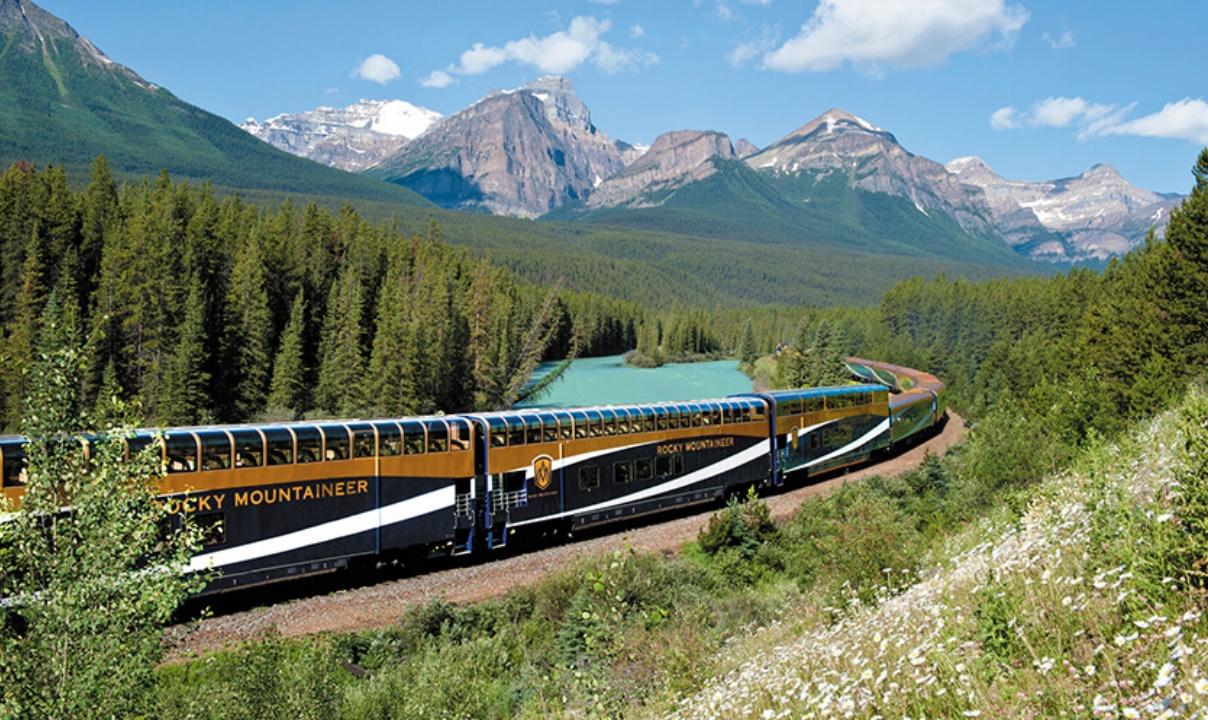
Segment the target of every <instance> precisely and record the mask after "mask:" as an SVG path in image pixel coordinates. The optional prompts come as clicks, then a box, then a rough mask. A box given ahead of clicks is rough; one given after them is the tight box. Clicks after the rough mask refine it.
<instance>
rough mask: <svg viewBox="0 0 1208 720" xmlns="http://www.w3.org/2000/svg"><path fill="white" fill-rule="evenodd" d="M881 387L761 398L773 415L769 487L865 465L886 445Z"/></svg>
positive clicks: (886, 421) (885, 402)
mask: <svg viewBox="0 0 1208 720" xmlns="http://www.w3.org/2000/svg"><path fill="white" fill-rule="evenodd" d="M888 396H889V389H888V388H887V387H885V386H884V385H872V384H865V385H850V386H846V387H830V388H805V389H800V390H783V391H776V392H769V393H764V394H762V395H760V397H763V398H765V399H766V400H767V402H768V403H769V404H770V406H771V407H772V412H773V417H774V420H773V430H772V432H773V438H772V443H773V447H775V450H776V457H775V475H774V482H775V483H776V484H780V483H781V482H783V480H784V479H785V478H786V477H789V476H794V477H807V476H809V475H812V474H817V473H821V472H826V471H828V470H834V469H836V468H840V467H845V466H848V465H853V464H856V463H860V462H864V461H866V460H868V459H869V458H870V457H871V456H872V454H873V453H874V452H876V451H877V450H880V449H883V448H886V447H888V446H889V441H890V437H889V431H890V426H889V404H888Z"/></svg>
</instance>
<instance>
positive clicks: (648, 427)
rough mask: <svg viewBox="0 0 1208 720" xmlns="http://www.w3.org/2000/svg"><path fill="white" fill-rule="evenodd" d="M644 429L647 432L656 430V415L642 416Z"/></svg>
mask: <svg viewBox="0 0 1208 720" xmlns="http://www.w3.org/2000/svg"><path fill="white" fill-rule="evenodd" d="M642 429H643V430H645V431H646V432H654V416H653V415H647V416H645V417H643V418H642Z"/></svg>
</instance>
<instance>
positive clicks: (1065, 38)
mask: <svg viewBox="0 0 1208 720" xmlns="http://www.w3.org/2000/svg"><path fill="white" fill-rule="evenodd" d="M1040 39H1041V40H1044V41H1045V42H1046V43H1048V44H1049V47H1051V48H1053V49H1054V50H1066V49H1069V48H1072V47H1074V45H1076V44H1077V41H1076V40H1075V39H1074V33H1072V32H1070V31H1069V30H1066V31H1065V32H1063V33H1061V34H1060V35H1057V36H1053V35H1050V34H1049V33H1047V32H1046V33H1042V34H1041V36H1040Z"/></svg>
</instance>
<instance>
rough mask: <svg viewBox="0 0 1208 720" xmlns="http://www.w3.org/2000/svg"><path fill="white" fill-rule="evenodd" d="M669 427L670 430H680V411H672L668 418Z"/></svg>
mask: <svg viewBox="0 0 1208 720" xmlns="http://www.w3.org/2000/svg"><path fill="white" fill-rule="evenodd" d="M667 428H668V429H670V430H679V428H680V416H679V413H678V412H676V411H674V410H672V411H671V415H670V416H668V418H667Z"/></svg>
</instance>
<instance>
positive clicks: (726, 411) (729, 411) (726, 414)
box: [721, 406, 734, 425]
mask: <svg viewBox="0 0 1208 720" xmlns="http://www.w3.org/2000/svg"><path fill="white" fill-rule="evenodd" d="M721 418H722V421H723V422H724V423H725V424H726V425H729V424H730V423H732V422H734V408H732V407H729V406H726V407H725V408H723V409H722V411H721Z"/></svg>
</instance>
